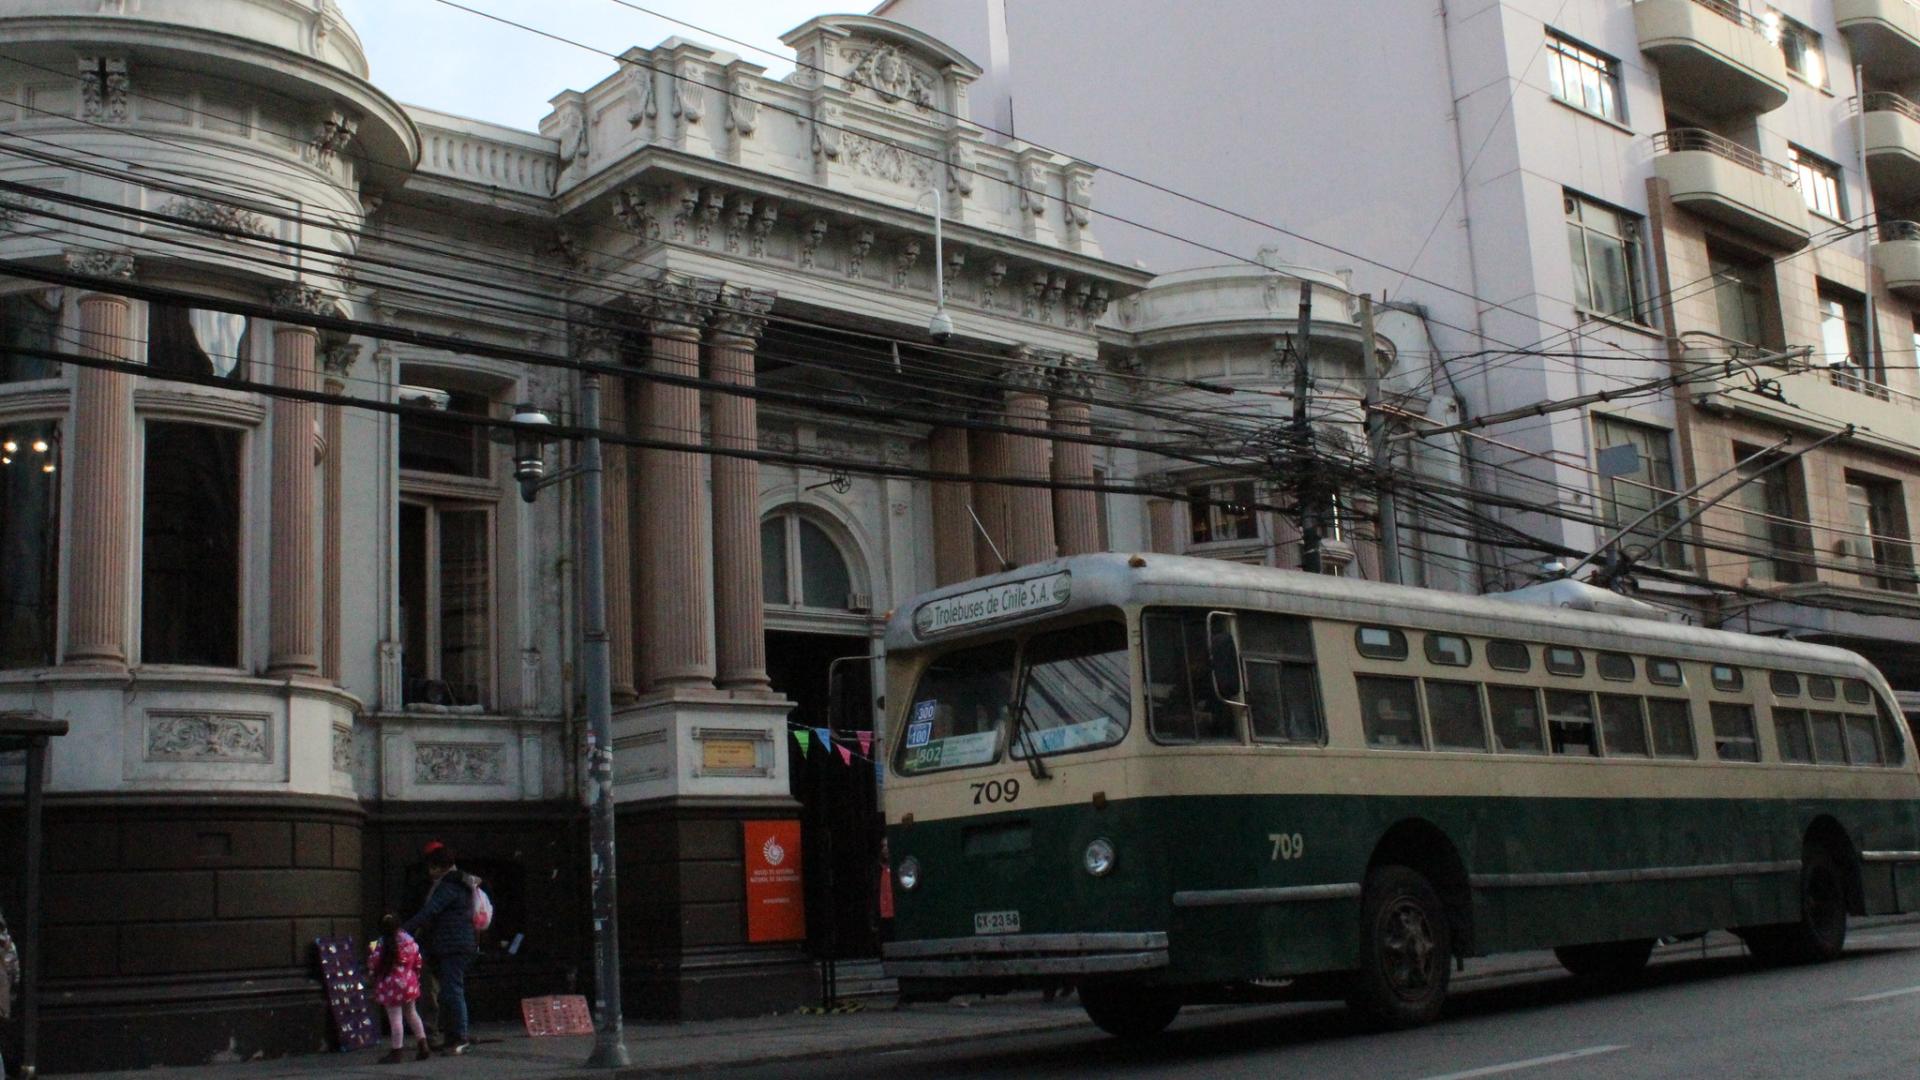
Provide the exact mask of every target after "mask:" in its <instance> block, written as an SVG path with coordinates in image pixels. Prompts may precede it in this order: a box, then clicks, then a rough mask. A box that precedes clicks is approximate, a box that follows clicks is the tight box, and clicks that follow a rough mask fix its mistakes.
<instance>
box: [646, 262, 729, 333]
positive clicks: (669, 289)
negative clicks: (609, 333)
mask: <svg viewBox="0 0 1920 1080" xmlns="http://www.w3.org/2000/svg"><path fill="white" fill-rule="evenodd" d="M720 289H721V286H720V283H719V282H717V281H710V280H706V279H696V280H693V281H673V280H669V279H668V278H665V277H660V278H655V279H654V280H653V281H651V282H649V283H648V284H647V285H646V286H645V287H644V290H645V291H644V292H643V294H642V295H641V297H640V300H639V306H640V314H641V316H642V317H644V318H645V319H647V321H648V322H649V323H650V324H651V330H652V333H653V334H654V335H655V336H656V337H678V338H686V339H687V340H689V341H697V340H699V338H700V329H701V327H704V326H705V325H707V321H708V319H707V316H708V313H709V312H710V311H711V310H712V308H713V306H714V304H715V303H716V302H717V301H718V300H719V299H720Z"/></svg>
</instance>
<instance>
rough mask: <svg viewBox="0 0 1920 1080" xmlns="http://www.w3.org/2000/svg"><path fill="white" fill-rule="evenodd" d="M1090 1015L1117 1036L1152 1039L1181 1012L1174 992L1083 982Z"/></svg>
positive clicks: (1084, 1005) (1083, 1000)
mask: <svg viewBox="0 0 1920 1080" xmlns="http://www.w3.org/2000/svg"><path fill="white" fill-rule="evenodd" d="M1080 1005H1081V1007H1082V1008H1084V1009H1086V1010H1087V1019H1089V1020H1092V1021H1093V1022H1094V1025H1095V1026H1096V1027H1098V1028H1099V1029H1100V1030H1101V1031H1104V1032H1106V1033H1107V1034H1109V1035H1112V1036H1113V1037H1114V1038H1116V1039H1150V1038H1152V1037H1153V1036H1155V1035H1158V1034H1160V1033H1161V1032H1163V1031H1165V1030H1167V1025H1168V1024H1171V1023H1173V1018H1174V1017H1175V1016H1176V1015H1178V1014H1179V1012H1180V1002H1179V1001H1177V1000H1175V998H1174V997H1173V995H1172V994H1169V993H1167V992H1166V991H1164V990H1158V989H1155V988H1152V987H1146V986H1124V985H1122V986H1113V985H1107V986H1103V985H1100V984H1098V983H1095V984H1086V983H1082V984H1081V986H1080Z"/></svg>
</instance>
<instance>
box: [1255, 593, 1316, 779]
mask: <svg viewBox="0 0 1920 1080" xmlns="http://www.w3.org/2000/svg"><path fill="white" fill-rule="evenodd" d="M1240 651H1241V653H1242V654H1243V655H1244V656H1245V657H1246V668H1247V698H1246V701H1247V709H1248V712H1249V714H1250V715H1249V717H1248V719H1249V722H1250V723H1251V725H1252V727H1253V737H1254V739H1255V740H1256V741H1258V742H1276V743H1296V744H1307V745H1314V746H1318V745H1321V744H1323V743H1325V742H1326V741H1327V726H1326V722H1325V721H1324V720H1323V719H1322V715H1321V711H1320V681H1319V677H1318V674H1317V673H1316V671H1315V668H1314V662H1313V631H1312V627H1311V626H1310V625H1309V624H1308V622H1307V620H1305V619H1299V618H1293V617H1291V616H1285V615H1268V614H1262V613H1258V612H1247V613H1242V614H1241V615H1240Z"/></svg>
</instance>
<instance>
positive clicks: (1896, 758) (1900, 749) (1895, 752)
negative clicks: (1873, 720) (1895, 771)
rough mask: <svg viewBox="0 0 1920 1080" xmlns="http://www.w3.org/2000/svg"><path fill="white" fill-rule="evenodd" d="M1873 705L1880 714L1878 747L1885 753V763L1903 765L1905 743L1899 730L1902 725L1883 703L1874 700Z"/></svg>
mask: <svg viewBox="0 0 1920 1080" xmlns="http://www.w3.org/2000/svg"><path fill="white" fill-rule="evenodd" d="M1874 704H1875V705H1876V706H1878V709H1877V711H1878V712H1879V714H1880V716H1879V720H1880V746H1881V747H1882V749H1884V750H1885V752H1886V753H1885V756H1886V759H1887V760H1886V763H1887V764H1888V765H1905V764H1906V763H1907V741H1906V740H1905V739H1904V738H1902V737H1901V734H1900V729H1901V726H1902V725H1901V723H1900V721H1898V720H1895V719H1894V716H1895V715H1897V714H1895V713H1891V712H1889V711H1887V706H1886V703H1885V702H1882V701H1878V700H1876V701H1875V702H1874Z"/></svg>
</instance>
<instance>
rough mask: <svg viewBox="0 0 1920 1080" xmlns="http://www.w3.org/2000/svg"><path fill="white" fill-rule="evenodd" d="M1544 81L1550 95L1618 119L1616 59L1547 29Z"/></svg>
mask: <svg viewBox="0 0 1920 1080" xmlns="http://www.w3.org/2000/svg"><path fill="white" fill-rule="evenodd" d="M1547 85H1548V88H1549V89H1550V90H1551V91H1552V93H1553V96H1554V97H1555V98H1556V99H1558V100H1560V101H1564V102H1566V103H1567V104H1568V105H1571V106H1573V107H1574V108H1576V109H1579V110H1580V111H1581V112H1588V113H1592V114H1593V115H1595V116H1598V117H1600V118H1602V119H1605V120H1611V121H1613V122H1614V123H1616V124H1617V123H1621V122H1623V121H1622V111H1621V107H1620V61H1618V60H1615V59H1614V58H1612V57H1611V56H1606V55H1603V54H1601V53H1597V52H1594V51H1593V50H1592V49H1589V48H1587V47H1585V46H1583V45H1576V44H1575V43H1573V42H1572V41H1570V40H1568V39H1567V38H1564V37H1561V36H1560V35H1559V34H1556V33H1554V32H1553V31H1551V30H1549V31H1547Z"/></svg>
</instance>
